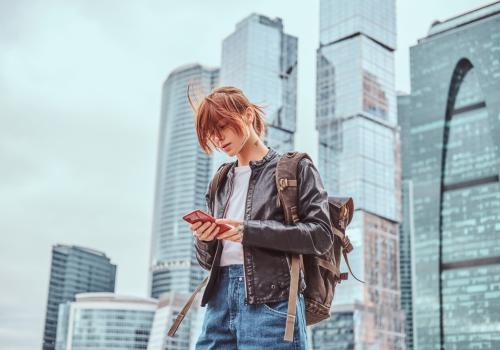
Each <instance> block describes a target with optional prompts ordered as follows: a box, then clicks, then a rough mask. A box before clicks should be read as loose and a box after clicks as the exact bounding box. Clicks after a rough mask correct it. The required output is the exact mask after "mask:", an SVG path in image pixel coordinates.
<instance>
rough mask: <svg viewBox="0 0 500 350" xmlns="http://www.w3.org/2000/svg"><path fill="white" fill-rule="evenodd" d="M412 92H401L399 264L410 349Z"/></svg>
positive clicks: (399, 122)
mask: <svg viewBox="0 0 500 350" xmlns="http://www.w3.org/2000/svg"><path fill="white" fill-rule="evenodd" d="M410 102H411V99H410V96H409V95H405V94H400V95H398V124H399V126H400V127H401V154H402V158H403V161H402V193H401V199H402V207H403V220H402V222H401V225H400V226H399V262H400V264H399V267H400V276H401V307H402V309H403V311H404V313H405V336H406V337H405V342H406V349H407V350H412V349H413V292H412V283H411V281H412V273H413V271H414V267H413V266H412V261H414V260H412V258H411V247H412V239H413V238H414V234H413V230H414V227H413V222H414V221H413V198H414V196H413V182H412V180H411V171H410V170H411V169H410V163H409V162H405V161H404V156H405V155H407V154H409V152H410V147H411V145H410V143H409V142H406V141H407V140H408V139H409V134H408V133H409V131H410V128H409V125H410V124H409V123H410V120H409V118H408V117H409V114H410V113H409V109H410V108H411V103H410Z"/></svg>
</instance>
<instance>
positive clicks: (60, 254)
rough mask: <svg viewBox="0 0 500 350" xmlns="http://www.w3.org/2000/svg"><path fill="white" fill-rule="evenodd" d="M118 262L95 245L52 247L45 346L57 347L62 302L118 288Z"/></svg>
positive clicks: (45, 347)
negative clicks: (116, 286) (82, 294)
mask: <svg viewBox="0 0 500 350" xmlns="http://www.w3.org/2000/svg"><path fill="white" fill-rule="evenodd" d="M115 275H116V265H114V264H112V263H111V262H110V259H109V258H108V257H107V256H106V255H105V254H104V253H101V252H98V251H96V250H93V249H89V248H84V247H78V246H67V245H61V244H58V245H55V246H53V247H52V262H51V269H50V281H49V292H48V300H47V311H46V316H45V330H44V335H43V345H42V349H43V350H54V348H55V340H56V331H57V326H58V325H57V319H58V312H59V304H61V303H65V302H67V301H73V300H74V298H75V295H76V294H77V293H83V292H114V290H115Z"/></svg>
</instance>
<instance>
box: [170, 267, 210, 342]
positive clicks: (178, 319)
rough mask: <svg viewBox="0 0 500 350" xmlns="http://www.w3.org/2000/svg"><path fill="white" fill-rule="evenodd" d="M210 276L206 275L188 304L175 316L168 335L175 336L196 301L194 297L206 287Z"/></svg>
mask: <svg viewBox="0 0 500 350" xmlns="http://www.w3.org/2000/svg"><path fill="white" fill-rule="evenodd" d="M208 277H209V276H207V277H205V279H204V280H203V281H202V282H201V283H200V284H199V285H198V286H197V287H196V289H195V290H194V292H193V294H191V296H190V297H189V300H188V301H187V303H186V305H184V307H183V308H182V310H181V312H179V314H178V315H177V317H176V318H175V321H174V323H173V324H172V327H170V329H169V331H168V336H169V337H173V336H174V334H175V332H176V331H177V328H178V327H179V325H180V324H181V322H182V320H183V319H184V316H186V314H187V312H188V311H189V308H190V307H191V305H192V304H193V301H194V298H195V297H196V294H198V292H199V291H200V290H201V288H203V287H205V285H206V284H207V282H208Z"/></svg>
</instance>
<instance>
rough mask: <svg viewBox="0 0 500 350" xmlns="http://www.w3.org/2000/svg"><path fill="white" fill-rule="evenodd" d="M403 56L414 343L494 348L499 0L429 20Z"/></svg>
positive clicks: (498, 319)
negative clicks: (406, 61)
mask: <svg viewBox="0 0 500 350" xmlns="http://www.w3.org/2000/svg"><path fill="white" fill-rule="evenodd" d="M410 58H411V65H410V71H411V95H410V108H408V109H407V111H406V113H407V114H408V115H407V116H405V119H407V120H408V121H409V124H408V125H406V126H405V127H407V128H408V131H403V135H406V136H405V137H407V139H406V140H404V142H405V143H408V144H409V147H408V149H407V150H406V152H405V153H404V155H403V161H404V163H405V164H408V165H407V168H408V169H409V179H410V180H411V182H412V184H413V200H412V201H413V207H412V208H411V210H412V212H413V235H414V237H413V239H412V249H411V254H412V260H414V261H413V269H414V273H413V279H412V283H413V300H414V304H413V328H414V336H413V339H414V346H415V349H426V350H427V349H499V348H500V336H499V334H500V332H499V331H500V245H499V244H498V240H499V239H500V224H499V223H500V183H499V173H500V93H499V92H500V2H498V1H497V2H494V3H492V4H490V5H488V6H484V7H482V8H479V9H476V10H473V11H470V12H467V13H464V14H462V15H460V16H456V17H453V18H450V19H448V20H446V21H442V22H440V21H436V22H434V23H433V24H432V26H431V28H430V30H429V32H428V35H427V36H426V37H425V38H422V39H420V40H419V41H418V44H417V45H415V46H413V47H412V48H411V49H410ZM405 167H406V166H405Z"/></svg>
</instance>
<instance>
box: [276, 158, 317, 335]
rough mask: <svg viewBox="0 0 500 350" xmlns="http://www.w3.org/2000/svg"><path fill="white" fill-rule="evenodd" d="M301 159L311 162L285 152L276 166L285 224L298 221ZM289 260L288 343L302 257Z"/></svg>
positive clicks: (293, 316)
mask: <svg viewBox="0 0 500 350" xmlns="http://www.w3.org/2000/svg"><path fill="white" fill-rule="evenodd" d="M303 158H308V159H309V160H311V157H309V155H308V154H307V153H302V152H287V153H285V154H284V155H283V156H281V158H280V159H279V160H278V165H277V166H276V174H275V178H276V188H277V190H278V200H277V205H278V206H279V205H280V203H281V205H282V206H283V213H284V216H285V222H286V223H287V224H295V223H297V222H298V221H299V220H300V218H299V211H298V206H299V203H298V193H299V188H298V186H299V183H298V180H297V170H298V166H299V162H300V161H301V160H302V159H303ZM311 161H312V160H311ZM291 258H292V259H291V260H292V263H291V268H290V290H289V294H288V311H287V319H286V325H285V335H284V337H283V339H284V340H286V341H289V342H291V341H293V333H294V328H295V315H296V303H297V293H298V288H299V270H300V269H301V266H302V267H303V261H302V255H296V254H292V257H291ZM302 270H303V268H302Z"/></svg>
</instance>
